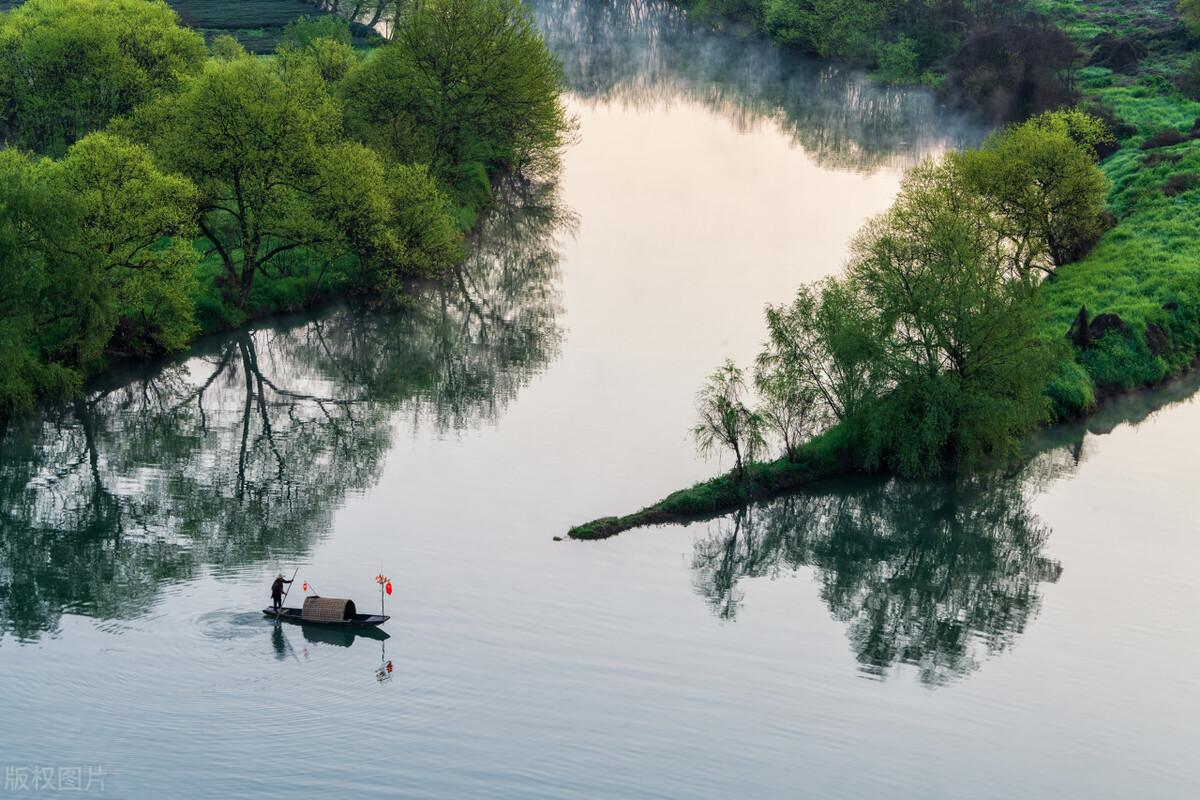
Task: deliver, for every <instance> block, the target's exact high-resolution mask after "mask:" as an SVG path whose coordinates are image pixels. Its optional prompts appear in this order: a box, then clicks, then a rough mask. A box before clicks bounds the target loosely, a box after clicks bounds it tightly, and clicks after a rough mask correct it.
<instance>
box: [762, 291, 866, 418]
mask: <svg viewBox="0 0 1200 800" xmlns="http://www.w3.org/2000/svg"><path fill="white" fill-rule="evenodd" d="M766 322H767V334H768V338H767V343H766V345H765V346H764V348H763V350H762V352H761V353H759V356H758V360H757V365H756V366H757V370H758V372H759V373H760V374H766V375H780V376H782V379H783V380H785V381H786V382H787V383H789V384H792V385H793V386H794V389H792V390H791V391H796V392H800V393H802V395H803V394H807V393H808V392H810V391H811V393H812V394H813V395H814V399H815V400H816V401H817V402H818V403H819V405H820V406H821V407H822V408H823V412H822V413H827V414H829V415H831V416H832V417H833V418H834V419H836V420H838V421H839V422H847V421H850V420H853V419H854V418H856V417H857V416H858V415H859V414H860V412H862V410H863V409H864V408H866V406H867V405H868V404H869V403H870V402H871V401H872V400H873V399H874V397H875V396H876V394H877V393H878V391H879V387H878V386H877V383H878V376H877V375H876V364H877V361H878V358H879V348H880V331H879V323H878V321H877V320H876V319H874V318H873V316H872V309H870V308H869V307H868V306H867V305H866V303H865V302H864V300H863V298H862V297H861V296H860V295H859V294H857V293H856V292H855V291H854V290H853V289H852V287H851V286H850V285H848V284H847V283H846V282H845V281H842V280H837V279H833V278H829V279H826V280H824V281H821V282H819V283H816V284H814V285H812V286H802V287H801V288H800V289H799V291H797V292H796V297H795V299H794V300H792V302H791V304H790V305H786V306H784V305H780V306H770V305H768V306H767V310H766Z"/></svg>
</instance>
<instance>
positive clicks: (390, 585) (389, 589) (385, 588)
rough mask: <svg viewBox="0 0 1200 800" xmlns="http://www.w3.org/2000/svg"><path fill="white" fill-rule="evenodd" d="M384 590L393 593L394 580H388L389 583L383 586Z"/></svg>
mask: <svg viewBox="0 0 1200 800" xmlns="http://www.w3.org/2000/svg"><path fill="white" fill-rule="evenodd" d="M383 590H384V591H385V592H387V593H388V594H391V593H392V582H391V581H388V582H387V585H386V586H384V587H383Z"/></svg>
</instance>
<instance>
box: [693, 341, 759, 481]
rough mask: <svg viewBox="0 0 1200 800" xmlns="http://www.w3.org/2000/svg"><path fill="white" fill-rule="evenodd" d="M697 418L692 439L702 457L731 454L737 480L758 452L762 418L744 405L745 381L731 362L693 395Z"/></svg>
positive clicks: (715, 372) (718, 369) (717, 370)
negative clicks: (723, 450) (717, 452)
mask: <svg viewBox="0 0 1200 800" xmlns="http://www.w3.org/2000/svg"><path fill="white" fill-rule="evenodd" d="M696 412H697V414H698V415H699V419H698V421H697V422H696V425H695V427H693V428H692V436H693V437H695V439H696V446H697V448H698V449H699V450H700V452H701V453H702V454H705V455H707V454H709V453H711V452H713V451H714V450H717V449H721V448H726V449H728V450H730V451H731V452H732V453H733V471H734V474H735V475H736V476H737V477H738V479H739V480H740V479H741V478H742V477H744V476H745V472H746V464H747V463H749V462H751V461H753V460H754V459H755V457H756V456H757V455H758V454H759V453H760V452H762V449H763V447H764V445H765V444H766V440H765V439H764V437H763V419H762V417H761V416H760V415H759V414H758V413H757V412H756V411H753V410H752V409H751V408H750V407H749V406H748V405H747V404H746V379H745V376H744V375H743V374H742V371H741V369H739V368H738V366H737V365H736V364H734V363H733V361H731V360H728V359H726V361H725V363H724V364H722V365H721V366H720V367H718V368H717V369H716V370H714V371H713V373H712V374H711V375H710V376H709V377H708V380H707V381H705V383H704V385H703V386H702V387H701V388H700V391H699V392H698V393H697V394H696Z"/></svg>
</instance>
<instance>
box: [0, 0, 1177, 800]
mask: <svg viewBox="0 0 1200 800" xmlns="http://www.w3.org/2000/svg"><path fill="white" fill-rule="evenodd" d="M531 7H532V9H533V11H534V13H535V15H536V16H537V19H538V22H539V25H541V26H542V28H543V30H545V31H546V32H547V36H548V39H549V41H550V42H551V45H552V47H553V48H554V49H555V51H556V52H557V53H558V54H559V55H560V58H562V60H563V63H564V70H565V73H566V77H567V81H568V85H569V87H570V94H569V96H568V104H569V106H570V109H571V110H572V112H573V113H574V114H575V115H576V116H577V118H578V120H579V137H578V142H577V143H575V144H574V145H572V146H571V147H570V148H569V149H568V151H567V152H566V153H565V154H564V158H563V165H562V172H561V175H559V176H558V179H557V181H556V182H554V183H552V184H551V185H541V186H532V187H531V186H523V187H520V188H517V187H513V186H506V187H502V190H501V192H500V194H499V197H498V201H499V202H498V203H497V206H496V208H495V209H494V210H493V211H492V212H491V214H490V215H489V216H488V217H487V218H486V219H485V221H484V222H483V224H482V226H481V228H480V230H479V232H478V234H477V236H476V237H475V240H474V241H473V243H472V255H471V257H470V258H469V259H468V260H467V262H466V263H465V264H464V265H462V267H461V269H459V270H457V271H456V272H455V273H454V274H452V275H450V276H449V278H448V279H447V280H446V281H443V282H441V283H438V284H432V285H426V286H420V287H414V290H413V295H412V298H411V302H410V303H409V305H408V306H407V307H406V308H404V309H402V310H400V311H398V312H395V313H381V312H379V311H376V310H369V309H363V308H359V307H355V306H339V307H333V308H327V309H324V310H322V311H320V312H318V313H315V314H311V315H304V316H297V317H292V318H287V319H279V320H271V321H267V322H263V323H261V324H256V325H254V326H251V327H250V328H248V329H247V330H245V331H239V332H236V333H231V334H229V335H224V336H218V337H213V338H210V339H206V340H204V341H202V342H200V343H198V344H197V346H196V347H195V348H194V349H193V350H192V351H191V352H189V353H186V354H183V355H181V356H179V357H178V358H174V359H169V360H165V361H163V362H160V363H155V364H148V365H139V366H134V367H125V368H119V369H116V370H114V371H113V372H111V373H109V374H108V375H106V376H104V377H103V378H102V379H101V380H99V381H97V382H96V384H95V385H93V386H91V387H89V391H88V393H87V394H86V396H85V397H83V398H81V399H80V401H79V402H77V403H71V404H67V405H64V406H62V407H59V408H53V409H47V410H45V411H44V413H42V414H41V415H39V416H37V417H36V418H32V419H29V420H25V421H23V422H22V423H20V424H16V425H13V426H10V428H9V429H8V430H7V431H6V432H4V434H3V435H2V437H0V708H3V709H4V716H3V720H4V724H0V766H3V767H13V768H31V767H33V766H35V765H41V766H50V767H54V768H58V767H75V766H79V767H83V768H85V769H86V768H89V767H90V768H99V769H102V770H103V772H104V775H105V793H106V794H107V795H110V796H113V797H122V798H143V797H145V798H158V797H163V796H164V795H167V794H186V795H187V796H189V797H197V798H208V797H212V798H222V800H224V799H225V798H230V797H260V796H263V797H265V796H272V797H274V796H280V795H287V794H295V795H297V796H301V795H303V796H330V797H397V796H399V797H418V798H425V797H427V798H463V797H497V798H500V797H503V798H597V797H664V798H666V797H671V798H675V797H697V798H727V797H755V798H757V797H813V798H834V797H844V798H862V797H869V796H879V797H886V798H930V797H953V798H964V797H965V798H1006V799H1007V798H1011V797H1014V796H1016V797H1045V798H1062V797H1089V798H1126V797H1132V796H1149V797H1156V798H1185V797H1191V796H1192V794H1193V793H1194V787H1195V785H1196V781H1197V778H1198V777H1200V775H1198V774H1197V770H1196V769H1195V768H1194V766H1193V764H1194V758H1193V757H1192V751H1193V750H1194V749H1195V744H1196V742H1197V741H1198V738H1200V731H1198V729H1197V726H1196V723H1195V720H1196V719H1197V712H1198V711H1200V678H1198V673H1197V672H1196V670H1195V669H1194V665H1195V663H1196V661H1197V659H1198V658H1200V636H1197V634H1200V629H1198V628H1197V624H1196V621H1195V614H1194V613H1193V609H1195V608H1196V607H1197V605H1198V602H1200V581H1197V579H1196V577H1195V574H1194V573H1195V565H1196V564H1197V563H1200V539H1198V538H1197V537H1196V535H1195V531H1196V528H1195V509H1194V502H1193V500H1192V497H1193V495H1194V489H1195V486H1194V484H1195V469H1194V464H1195V463H1196V458H1197V455H1198V452H1197V450H1198V447H1197V444H1196V442H1197V432H1200V403H1197V402H1196V399H1195V398H1196V392H1197V388H1200V378H1197V377H1196V376H1195V375H1193V376H1189V377H1188V378H1187V379H1185V380H1182V381H1179V382H1176V383H1173V384H1171V385H1169V386H1166V387H1163V388H1162V389H1160V390H1157V391H1155V392H1146V393H1141V394H1138V395H1134V396H1130V397H1127V398H1123V399H1121V400H1120V401H1117V402H1113V403H1111V404H1109V405H1107V406H1105V408H1103V409H1102V410H1101V412H1100V413H1099V414H1097V415H1096V416H1095V417H1093V418H1091V419H1089V420H1086V421H1080V422H1077V423H1075V424H1072V425H1066V426H1059V427H1056V428H1054V429H1051V430H1048V431H1045V432H1044V433H1043V434H1042V435H1039V436H1038V437H1036V438H1035V440H1034V441H1032V442H1031V443H1030V451H1029V460H1028V462H1027V464H1025V465H1024V466H1023V467H1020V468H1014V469H1011V470H1008V471H1006V472H1001V473H995V474H987V475H981V476H978V477H976V478H973V479H970V480H964V481H934V482H923V483H913V482H903V481H894V480H887V479H883V478H856V479H849V480H837V481H827V482H823V483H821V484H818V485H815V486H813V487H811V488H810V489H809V490H807V491H804V492H800V493H796V494H794V495H791V496H787V497H781V498H777V499H775V500H772V501H769V502H766V503H761V504H758V505H756V506H753V507H751V508H748V509H746V510H744V511H742V512H739V513H737V514H731V515H728V516H724V517H721V518H717V519H713V520H709V521H703V522H698V523H696V524H693V525H690V526H686V527H684V526H668V527H662V528H656V529H648V530H636V531H631V532H629V533H627V534H623V535H622V536H620V537H617V538H616V539H612V540H608V541H604V542H598V543H574V542H554V541H552V538H551V537H552V536H554V535H561V534H563V533H565V531H566V529H567V528H568V527H569V526H570V525H572V524H575V523H578V522H581V521H585V520H587V519H590V518H593V517H596V516H599V515H601V514H610V513H622V512H625V511H629V510H633V509H636V508H638V507H641V506H642V505H645V504H646V503H648V502H651V501H653V500H655V499H657V498H659V497H661V496H662V495H664V494H666V493H667V492H670V491H672V490H674V489H677V488H679V487H681V486H684V485H687V484H689V483H691V482H693V481H696V480H700V479H703V478H705V477H708V476H710V475H711V474H713V473H714V472H715V471H717V470H718V469H720V468H721V467H722V466H728V465H727V464H726V465H722V464H720V463H718V462H716V461H713V462H704V461H702V460H700V459H699V458H698V457H697V456H696V454H695V452H694V448H693V445H692V443H691V442H690V441H689V439H688V437H687V428H688V424H689V422H690V421H691V419H692V414H693V409H692V401H693V393H694V391H695V388H696V387H697V386H698V385H699V383H700V381H701V380H702V379H703V377H704V375H705V374H706V373H707V372H709V371H710V370H711V369H712V367H713V366H714V365H715V364H717V363H719V362H720V361H721V360H722V359H723V358H725V357H726V356H730V357H733V358H735V359H736V360H738V361H739V362H740V363H742V364H747V363H749V361H750V359H752V357H753V355H754V354H755V352H756V351H757V349H758V347H759V344H760V342H761V340H762V338H763V335H764V330H763V323H762V318H761V310H762V306H763V304H765V303H768V302H781V301H783V300H786V299H787V298H788V297H789V296H790V295H791V294H792V293H793V292H794V291H795V289H796V288H797V287H798V286H799V285H800V284H802V283H804V282H807V281H810V280H814V279H817V278H820V277H822V276H824V275H828V274H830V273H832V272H835V271H836V270H838V269H839V268H840V265H841V263H842V260H843V259H844V257H845V252H846V244H847V241H848V240H849V238H850V236H852V235H853V233H854V231H855V230H856V229H857V228H858V227H859V226H860V225H861V224H862V222H863V220H864V219H866V218H867V217H869V216H870V215H871V214H874V213H877V212H879V211H881V210H882V209H883V208H885V207H886V206H887V205H888V203H889V202H890V201H891V198H892V197H893V195H894V193H895V191H896V187H897V186H898V182H899V180H900V176H901V174H902V170H903V168H904V166H905V165H908V164H911V163H913V162H914V161H915V160H918V159H920V158H922V157H924V156H925V155H929V154H935V153H937V152H940V151H941V150H943V149H945V148H947V147H953V146H958V145H959V144H961V143H963V142H964V141H970V140H971V138H972V137H973V136H977V135H978V132H976V131H974V129H973V128H972V126H971V125H970V123H969V122H965V121H963V120H962V119H960V118H958V117H954V116H947V115H945V114H944V113H943V112H942V111H940V110H939V109H938V108H937V106H936V104H935V103H934V102H933V100H932V98H931V97H930V96H929V95H928V94H926V93H924V92H908V91H899V90H891V89H884V88H880V87H877V86H873V85H872V84H869V83H865V82H864V81H863V78H862V76H861V75H858V74H856V73H854V72H853V71H850V70H846V69H844V68H839V67H829V66H822V65H818V64H814V63H812V62H808V61H805V60H803V59H797V58H795V57H793V56H789V55H787V54H785V53H782V52H781V51H779V50H777V49H776V48H774V47H772V46H770V45H767V44H765V43H762V42H757V41H754V40H746V39H737V38H733V37H727V36H721V35H716V34H712V33H710V32H708V31H706V30H704V29H702V28H700V27H698V26H693V25H690V24H688V23H687V21H686V20H685V19H684V18H683V17H682V16H681V15H680V14H679V13H678V12H677V11H676V10H674V9H673V8H672V7H671V6H668V5H664V4H657V3H639V2H633V3H620V2H615V0H614V1H613V2H566V0H561V1H560V2H533V3H532V4H531ZM293 569H298V570H299V573H298V579H297V584H296V585H295V586H294V588H293V589H292V594H291V596H290V597H289V599H288V605H299V599H298V598H299V597H300V596H301V595H302V594H304V589H303V588H302V584H303V583H305V582H307V583H308V584H309V591H310V592H311V591H318V592H320V593H321V594H322V595H326V596H335V597H352V598H353V599H354V600H355V601H356V603H357V604H358V606H359V609H360V610H362V611H371V612H374V611H375V608H376V606H375V604H376V603H377V602H379V590H378V587H377V586H376V584H375V583H374V576H375V575H377V574H379V573H380V572H383V573H385V574H387V575H388V576H389V577H390V578H391V579H392V582H393V584H394V586H395V594H394V595H393V596H392V597H391V598H390V599H388V600H387V605H386V609H385V610H386V613H388V614H390V615H391V616H392V619H391V620H390V621H389V622H388V623H387V624H386V625H385V626H384V631H385V632H386V633H387V634H388V638H386V639H377V638H370V637H363V636H354V635H345V634H343V633H342V632H340V631H328V630H321V629H310V628H308V627H299V626H281V627H276V626H274V625H272V624H271V623H269V622H268V621H266V620H265V618H264V617H263V616H262V615H261V613H260V611H259V610H260V609H261V608H262V607H263V606H265V605H267V604H268V602H269V601H268V597H267V595H268V587H269V584H270V581H271V579H272V578H273V577H274V575H275V574H276V573H278V572H285V573H286V574H287V575H290V574H291V572H292V570H293ZM3 794H4V793H3V792H0V795H3Z"/></svg>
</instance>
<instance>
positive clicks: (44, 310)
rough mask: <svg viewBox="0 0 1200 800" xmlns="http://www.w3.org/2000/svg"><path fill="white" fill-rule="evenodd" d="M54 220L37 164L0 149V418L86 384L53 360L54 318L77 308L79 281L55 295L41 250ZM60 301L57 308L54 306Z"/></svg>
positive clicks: (67, 284) (69, 284) (72, 311)
mask: <svg viewBox="0 0 1200 800" xmlns="http://www.w3.org/2000/svg"><path fill="white" fill-rule="evenodd" d="M54 218H55V214H54V204H53V203H52V202H51V201H50V199H49V197H48V195H47V193H46V191H45V187H44V185H43V184H42V183H41V182H40V181H39V180H38V179H37V175H36V171H35V167H34V164H33V163H32V162H31V161H29V160H28V159H27V158H25V157H24V156H23V155H21V154H20V153H18V152H16V151H15V150H0V421H2V420H3V419H4V418H5V417H6V416H7V415H9V414H11V413H12V412H14V411H19V410H23V409H26V408H28V407H29V406H30V405H31V404H32V403H33V402H34V400H35V399H36V398H37V397H38V396H40V395H53V394H66V393H71V392H74V391H76V390H78V388H79V386H80V384H81V379H82V376H81V374H80V373H79V372H78V371H77V370H74V369H71V368H70V367H67V366H63V365H59V364H54V363H51V362H50V360H49V356H50V355H51V354H52V351H53V348H54V347H55V345H56V344H57V343H56V342H55V341H53V338H52V337H53V335H54V331H52V330H51V323H52V322H53V321H54V320H53V317H54V316H55V315H58V314H61V315H63V316H69V315H71V314H73V313H74V312H75V311H76V310H77V304H76V303H70V302H68V301H70V300H72V299H73V296H72V293H71V291H70V290H72V289H73V288H74V286H75V285H76V284H75V283H74V282H71V281H69V280H68V281H66V282H65V283H63V284H59V285H58V289H59V290H60V292H59V293H58V295H57V297H56V296H54V292H53V291H52V290H53V289H54V287H55V286H56V283H55V282H53V281H52V280H51V275H50V274H49V271H48V269H47V264H46V259H45V256H44V254H43V253H42V250H41V248H40V232H41V230H42V229H43V228H44V226H45V225H46V224H47V223H48V222H49V221H50V220H53V219H54ZM69 277H70V276H60V278H64V279H66V278H69ZM75 297H77V295H75ZM55 300H56V301H58V302H59V303H60V304H61V305H60V306H59V307H58V308H53V307H52V306H51V302H52V301H55Z"/></svg>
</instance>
